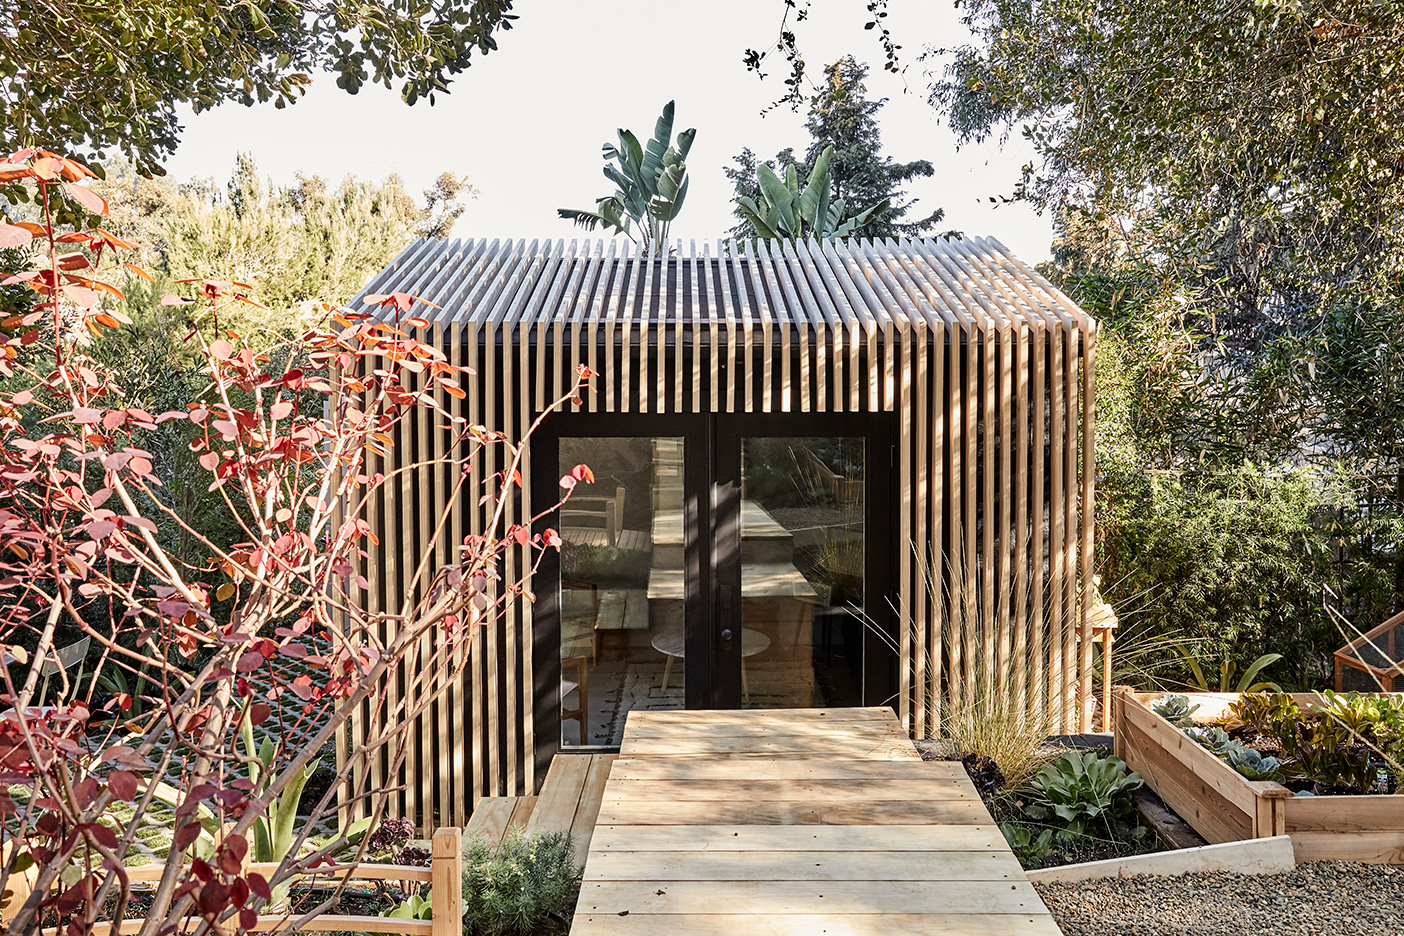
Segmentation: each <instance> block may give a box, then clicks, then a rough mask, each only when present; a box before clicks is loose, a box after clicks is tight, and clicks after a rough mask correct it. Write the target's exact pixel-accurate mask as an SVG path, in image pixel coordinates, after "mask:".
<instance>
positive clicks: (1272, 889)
mask: <svg viewBox="0 0 1404 936" xmlns="http://www.w3.org/2000/svg"><path fill="white" fill-rule="evenodd" d="M1037 887H1038V892H1039V893H1040V894H1041V895H1042V896H1043V901H1044V903H1046V904H1048V909H1050V910H1052V911H1053V916H1054V917H1055V918H1056V919H1057V920H1058V925H1059V926H1061V927H1062V929H1063V933H1064V934H1065V936H1172V934H1173V936H1353V934H1357V933H1358V934H1362V936H1385V934H1397V933H1404V867H1392V866H1390V865H1376V864H1353V863H1350V862H1345V861H1320V862H1313V863H1311V864H1304V865H1301V866H1299V867H1298V868H1297V870H1296V871H1293V872H1292V873H1291V874H1274V875H1262V876H1250V875H1239V874H1187V875H1182V876H1178V877H1148V876H1145V875H1141V876H1137V877H1134V878H1125V879H1115V878H1111V879H1107V880H1101V881H1087V882H1081V883H1076V884H1040V885H1037Z"/></svg>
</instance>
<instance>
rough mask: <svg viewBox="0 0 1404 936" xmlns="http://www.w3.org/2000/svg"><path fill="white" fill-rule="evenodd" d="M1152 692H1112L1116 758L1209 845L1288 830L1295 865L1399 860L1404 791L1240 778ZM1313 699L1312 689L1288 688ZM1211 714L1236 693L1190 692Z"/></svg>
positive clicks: (1302, 701)
mask: <svg viewBox="0 0 1404 936" xmlns="http://www.w3.org/2000/svg"><path fill="white" fill-rule="evenodd" d="M1161 695H1162V693H1158V692H1133V691H1131V690H1126V689H1123V690H1121V691H1120V692H1118V693H1117V695H1116V697H1115V699H1114V701H1113V706H1112V709H1113V711H1112V717H1113V727H1114V729H1115V735H1114V743H1115V749H1116V753H1117V756H1118V757H1120V758H1121V759H1122V760H1124V761H1126V763H1127V765H1128V766H1130V768H1131V769H1132V770H1135V771H1137V772H1138V773H1140V774H1141V776H1142V777H1143V778H1144V779H1145V781H1146V785H1147V786H1149V787H1150V788H1151V789H1153V790H1154V791H1155V792H1156V793H1157V794H1158V795H1159V796H1160V798H1161V799H1163V800H1164V801H1165V802H1166V804H1167V805H1169V806H1170V807H1171V808H1172V809H1174V810H1175V812H1176V813H1178V814H1179V815H1180V817H1181V818H1183V819H1184V820H1185V821H1186V822H1188V823H1189V824H1190V825H1191V826H1192V827H1193V828H1194V829H1195V831H1197V832H1198V833H1199V834H1200V835H1202V836H1204V838H1205V840H1206V841H1208V842H1210V843H1211V844H1219V843H1223V842H1233V841H1240V840H1243V839H1255V838H1265V837H1268V836H1272V835H1284V834H1285V835H1290V836H1291V837H1292V845H1293V849H1294V852H1295V855H1296V860H1297V862H1298V863H1301V862H1305V861H1321V860H1339V861H1360V862H1371V863H1384V864H1404V796H1398V795H1395V796H1387V795H1364V796H1330V797H1325V796H1319V797H1305V796H1303V797H1296V796H1293V795H1292V791H1291V790H1288V789H1287V788H1286V787H1284V786H1282V785H1281V784H1278V783H1274V782H1272V781H1268V780H1258V781H1253V780H1246V779H1244V778H1243V777H1242V776H1240V775H1239V774H1238V773H1237V772H1236V771H1235V770H1233V768H1231V767H1229V766H1228V765H1227V764H1225V763H1224V762H1223V761H1221V760H1220V759H1219V758H1217V757H1215V756H1214V755H1213V754H1212V753H1210V752H1209V751H1208V750H1206V749H1205V748H1204V747H1202V746H1201V745H1200V744H1198V743H1197V742H1195V741H1194V740H1192V739H1191V738H1189V737H1188V736H1186V735H1185V734H1184V732H1182V731H1181V730H1180V729H1179V728H1177V727H1175V726H1174V725H1173V724H1171V723H1170V722H1169V721H1167V720H1166V719H1164V718H1162V717H1161V716H1160V715H1158V714H1156V713H1155V712H1153V711H1151V709H1150V707H1149V704H1150V703H1151V702H1152V701H1155V700H1156V699H1159V698H1160V697H1161ZM1292 697H1293V699H1294V700H1296V701H1297V703H1298V704H1299V705H1302V706H1303V707H1305V706H1310V705H1318V704H1320V703H1321V702H1322V701H1323V700H1322V697H1321V696H1319V695H1316V694H1315V693H1294V694H1292ZM1188 698H1189V700H1190V702H1192V703H1198V704H1199V705H1200V706H1202V708H1201V710H1200V713H1199V714H1200V715H1202V716H1204V717H1214V716H1216V715H1220V714H1222V713H1223V712H1224V710H1225V709H1227V707H1228V705H1229V704H1230V703H1231V702H1233V701H1234V700H1236V699H1237V698H1238V693H1190V694H1188Z"/></svg>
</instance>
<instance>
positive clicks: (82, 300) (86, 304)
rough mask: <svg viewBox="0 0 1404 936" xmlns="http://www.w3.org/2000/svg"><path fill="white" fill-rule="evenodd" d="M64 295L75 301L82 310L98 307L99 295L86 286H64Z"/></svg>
mask: <svg viewBox="0 0 1404 936" xmlns="http://www.w3.org/2000/svg"><path fill="white" fill-rule="evenodd" d="M63 294H64V295H65V296H67V297H68V298H70V299H72V300H73V304H74V305H76V306H78V308H80V309H91V308H92V307H93V306H95V305H97V301H98V298H99V296H98V294H97V293H95V292H93V291H92V290H91V289H89V288H88V287H86V286H64V287H63Z"/></svg>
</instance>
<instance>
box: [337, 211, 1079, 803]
mask: <svg viewBox="0 0 1404 936" xmlns="http://www.w3.org/2000/svg"><path fill="white" fill-rule="evenodd" d="M392 291H405V292H409V293H412V294H414V295H416V296H420V297H423V298H424V299H426V300H428V301H429V302H432V303H433V304H434V305H436V306H437V307H438V308H437V309H430V310H428V311H427V312H424V311H422V307H420V308H417V309H416V312H415V314H416V315H420V316H422V317H423V318H425V319H428V320H429V326H428V328H426V329H424V330H423V331H422V334H421V335H420V336H419V337H420V338H421V340H425V341H430V342H433V343H435V344H436V345H438V346H439V347H441V348H442V349H443V351H444V353H445V354H446V355H447V356H448V358H449V359H450V360H452V361H455V362H458V363H462V364H466V365H468V366H470V367H472V368H473V370H474V371H475V376H473V377H472V378H471V379H470V380H469V383H468V385H467V386H466V387H465V389H466V390H467V397H466V399H464V400H461V401H457V400H452V399H449V400H447V401H446V404H447V405H450V406H453V407H457V409H456V410H455V412H457V413H458V414H460V415H462V416H463V417H464V418H466V419H468V420H470V421H472V422H474V423H481V424H484V425H487V426H488V427H490V428H493V429H500V430H501V431H503V432H504V433H506V434H507V436H508V437H510V438H518V437H520V434H521V433H522V432H523V431H524V429H525V427H526V426H528V425H529V423H530V422H531V421H532V420H533V419H534V418H535V417H536V416H537V415H538V414H540V413H541V412H542V411H543V410H544V409H545V408H546V407H547V406H548V405H549V401H551V400H553V399H556V398H557V397H558V396H559V395H560V393H561V392H562V391H563V390H566V389H568V388H569V386H570V383H571V380H572V376H573V374H574V373H575V370H576V365H577V364H579V363H585V364H588V365H589V366H590V368H591V369H592V370H594V371H595V372H596V373H597V376H596V377H595V378H594V380H593V385H592V391H591V392H590V393H589V394H588V395H587V396H586V397H585V399H584V401H583V403H582V404H581V405H567V406H566V407H564V408H563V409H562V410H561V411H559V412H554V413H551V414H549V415H548V416H547V417H546V419H545V421H544V423H543V426H542V429H541V431H540V432H539V433H538V434H537V435H535V436H533V437H532V440H531V451H530V457H529V459H528V467H529V469H530V471H529V477H528V478H527V479H526V484H525V489H524V491H523V494H522V496H521V497H520V498H519V499H518V501H517V502H516V503H514V504H512V505H510V506H509V512H510V514H511V518H510V521H509V522H521V521H522V520H523V518H528V517H530V516H532V515H533V513H534V510H533V505H534V504H546V505H549V504H552V503H554V502H555V500H556V498H557V496H558V494H559V487H558V480H559V479H560V477H561V475H562V474H563V473H565V471H568V470H569V468H570V467H571V466H572V465H574V464H576V463H578V462H584V463H587V464H589V465H590V466H591V468H592V469H593V472H594V477H595V481H594V483H593V484H582V485H580V486H579V487H578V488H577V489H576V490H575V492H574V494H573V496H572V498H571V499H570V501H569V502H568V504H567V505H566V508H565V509H563V510H561V511H559V512H558V513H559V515H552V516H551V517H549V518H548V521H549V522H548V523H543V524H540V526H542V527H544V526H546V525H550V526H552V527H556V528H559V529H560V530H561V531H562V533H563V536H564V538H565V543H564V545H563V548H562V551H561V553H560V554H559V556H554V555H553V556H552V557H550V559H549V560H548V562H547V563H545V564H543V566H542V568H541V571H540V572H539V573H538V574H537V575H536V577H535V580H534V581H532V582H530V583H529V585H528V587H529V588H530V589H531V590H532V591H533V592H534V593H535V594H536V596H537V602H536V604H535V605H529V604H527V603H526V602H525V601H523V602H522V603H521V604H520V605H519V606H518V607H516V608H514V609H512V611H511V612H510V613H509V615H508V616H507V617H506V619H505V620H504V621H503V622H501V624H500V625H499V626H497V627H493V628H486V629H484V630H483V631H481V632H480V633H479V634H478V636H477V637H476V638H475V639H476V640H477V644H476V646H475V648H474V651H473V653H472V659H471V665H470V671H469V673H468V674H467V676H466V677H465V679H464V681H463V683H462V684H461V685H459V686H456V687H454V691H453V692H452V693H451V694H449V695H448V696H446V697H445V698H444V699H443V700H441V701H440V702H439V703H438V704H437V706H436V707H435V709H434V711H433V714H432V717H430V718H427V719H425V723H424V724H423V725H421V726H420V729H421V730H419V731H417V732H415V733H414V739H415V740H414V741H413V744H414V750H412V751H410V752H408V763H407V767H406V770H405V777H404V778H403V780H404V782H405V783H406V785H407V786H406V790H405V792H404V794H403V797H404V801H403V803H402V804H401V806H402V811H403V813H404V814H406V815H411V816H415V817H416V818H418V819H419V821H420V822H421V824H423V825H425V826H432V825H435V824H443V825H450V824H451V825H462V824H463V823H464V821H465V819H466V817H467V815H468V813H470V812H471V810H472V807H473V804H474V803H475V802H476V801H477V799H478V798H479V797H482V796H501V795H522V794H530V793H532V792H533V791H534V789H536V788H537V787H539V785H540V782H541V780H542V778H543V777H544V774H545V767H546V765H547V764H549V762H550V760H551V758H552V757H554V756H556V755H557V754H558V753H560V752H571V751H597V750H600V749H602V748H608V747H610V746H612V745H616V746H617V745H618V743H619V737H620V733H621V732H622V729H623V725H624V719H625V717H626V716H627V714H628V713H629V712H630V711H634V710H639V709H649V710H654V709H667V708H732V707H740V706H745V707H806V708H811V707H820V708H823V707H838V706H846V705H891V706H892V707H893V709H894V710H896V712H897V713H898V715H899V717H900V719H901V721H902V723H903V724H904V725H906V726H907V728H908V729H909V730H910V731H911V732H912V733H913V734H914V735H915V736H917V737H927V736H934V735H937V734H939V733H940V728H941V725H942V723H943V720H944V719H945V718H947V717H949V716H950V715H951V714H952V713H954V712H959V711H961V710H962V707H967V706H969V705H971V704H972V703H973V702H974V701H977V700H980V699H989V698H991V697H993V696H995V695H998V696H1000V697H1002V698H1004V699H1007V700H1009V703H1010V704H1014V705H1017V706H1020V707H1026V708H1028V709H1030V710H1035V711H1042V712H1046V713H1048V714H1049V716H1050V717H1051V723H1052V726H1053V728H1054V729H1055V730H1058V729H1062V730H1067V731H1075V730H1086V729H1087V728H1088V726H1089V722H1090V717H1091V714H1092V705H1093V700H1094V693H1093V690H1092V676H1093V672H1092V662H1093V656H1092V640H1091V636H1092V634H1091V627H1092V623H1091V620H1090V614H1091V611H1092V606H1091V602H1090V601H1083V600H1082V596H1083V589H1084V586H1086V587H1087V588H1088V589H1089V591H1090V589H1091V583H1092V568H1091V566H1092V499H1093V467H1092V461H1093V445H1092V439H1093V360H1094V344H1095V342H1094V339H1095V336H1096V333H1097V324H1096V322H1095V321H1093V320H1092V319H1090V318H1089V317H1088V316H1087V315H1086V314H1085V313H1083V312H1082V311H1081V310H1080V309H1079V308H1078V307H1077V306H1076V305H1075V304H1074V303H1073V302H1071V301H1070V300H1069V299H1068V298H1067V297H1066V296H1064V295H1063V294H1062V293H1061V292H1059V291H1058V290H1057V289H1056V288H1054V287H1053V286H1052V285H1051V284H1050V283H1049V282H1048V281H1047V280H1045V279H1044V278H1043V277H1042V276H1040V275H1039V274H1038V273H1036V272H1035V271H1034V270H1032V269H1031V268H1030V267H1028V266H1027V265H1026V264H1024V263H1021V262H1020V261H1019V260H1017V259H1016V258H1015V257H1013V256H1012V255H1011V254H1010V253H1009V251H1008V250H1007V249H1005V248H1004V247H1003V246H1002V245H1001V244H1000V243H999V242H997V241H995V240H991V239H983V238H961V239H955V240H948V241H947V240H919V241H905V240H904V241H882V242H869V241H866V240H865V241H849V242H832V241H831V242H822V243H820V242H809V243H795V244H791V243H781V242H769V243H765V242H760V243H754V242H752V243H747V242H742V241H724V242H718V243H716V244H714V245H704V246H702V247H701V249H700V250H699V249H698V248H697V247H696V245H695V244H688V245H683V244H678V245H677V246H675V247H670V248H668V249H667V251H666V254H662V255H641V254H640V253H639V252H638V251H637V250H635V249H634V248H633V247H632V246H631V245H630V244H628V243H626V242H619V241H607V242H606V241H584V242H574V241H573V242H571V243H569V244H566V243H564V242H560V241H556V242H550V241H533V242H531V243H530V244H528V243H525V242H523V241H496V240H493V241H488V240H453V241H419V242H416V243H415V244H413V245H412V246H410V247H409V248H408V249H406V250H405V251H404V253H402V254H401V255H400V256H399V257H398V258H397V259H396V260H395V261H394V262H393V263H391V264H390V265H389V266H388V267H387V268H386V269H385V270H384V271H383V272H382V273H380V274H379V275H378V276H376V277H375V279H374V280H373V281H372V282H371V283H370V284H368V286H367V288H366V290H365V293H366V294H371V293H387V292H392ZM400 432H401V436H400V438H399V439H397V443H396V445H395V446H394V447H393V448H392V449H390V454H389V455H388V456H387V461H386V462H385V463H384V464H382V465H381V466H380V467H382V468H384V469H391V468H394V467H395V465H396V464H397V463H404V464H409V463H411V462H418V461H427V460H429V459H430V458H432V457H433V455H434V454H435V453H436V452H442V451H443V447H444V446H446V445H448V444H450V442H449V440H448V437H447V434H446V433H445V432H444V431H442V429H440V428H439V427H436V426H433V425H431V424H430V421H428V420H425V419H419V420H418V421H417V422H416V421H413V420H412V421H409V422H407V423H405V424H404V425H403V426H402V427H401V430H400ZM397 460H398V462H397ZM501 467H502V466H501V465H500V464H494V456H493V455H492V454H491V453H487V454H485V455H483V456H482V457H481V458H480V459H479V460H478V462H477V463H475V465H474V473H475V476H476V477H475V478H474V480H475V481H481V479H482V478H485V477H488V476H490V475H491V474H492V473H494V472H496V471H498V470H499V469H500V468H501ZM444 474H445V473H444V472H443V471H441V470H439V469H436V468H432V467H426V468H422V469H419V470H418V471H417V472H415V473H405V474H402V476H401V481H400V484H399V487H398V491H397V492H392V496H389V497H387V498H386V499H385V502H384V503H383V504H382V505H380V506H379V507H378V508H377V511H378V512H377V514H376V515H375V517H374V518H373V520H372V522H373V524H375V525H376V526H377V527H378V536H379V546H378V552H377V553H376V555H375V556H374V559H373V563H372V568H371V570H370V571H371V572H372V574H371V575H370V576H369V578H370V579H371V581H372V595H371V596H369V600H372V601H377V602H389V601H391V600H397V599H398V597H400V596H403V594H404V589H405V588H406V584H407V582H408V580H409V577H410V575H409V572H410V570H411V569H412V568H413V566H414V565H415V564H416V563H417V561H418V559H419V557H418V556H417V555H414V554H413V551H414V549H415V546H414V544H416V543H418V542H420V541H421V540H422V536H421V535H420V533H419V529H418V526H417V525H418V524H419V523H421V522H422V521H421V519H420V518H423V517H429V516H434V515H436V510H438V509H441V507H442V504H443V503H444V502H445V501H444V498H445V494H446V491H447V490H448V489H449V483H450V479H449V478H447V477H445V476H444ZM489 507H490V505H476V504H467V505H465V506H464V507H462V508H461V510H460V511H459V512H458V513H457V514H455V516H454V518H453V528H452V529H450V530H447V531H446V532H445V544H444V546H445V548H442V549H440V550H439V561H443V560H442V556H444V555H447V554H448V552H447V543H450V542H459V541H461V539H462V537H463V535H464V534H466V533H469V532H480V531H481V530H482V525H483V523H484V522H485V517H486V516H488V514H487V513H486V511H487V510H488V509H489ZM523 558H524V557H521V556H518V557H515V559H512V560H509V561H514V562H515V568H514V569H508V570H507V572H508V574H509V575H511V574H513V573H514V572H515V571H516V569H520V568H522V567H523V565H522V559H523ZM379 606H380V607H385V606H387V604H384V603H382V604H380V605H379Z"/></svg>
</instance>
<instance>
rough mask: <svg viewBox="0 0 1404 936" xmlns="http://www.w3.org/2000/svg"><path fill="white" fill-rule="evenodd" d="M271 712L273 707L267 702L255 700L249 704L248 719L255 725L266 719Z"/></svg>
mask: <svg viewBox="0 0 1404 936" xmlns="http://www.w3.org/2000/svg"><path fill="white" fill-rule="evenodd" d="M272 714H273V708H272V706H270V705H269V704H268V703H267V702H255V703H254V704H253V705H250V706H249V721H250V722H251V723H252V724H255V725H261V724H263V723H264V722H266V721H268V716H270V715H272Z"/></svg>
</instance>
